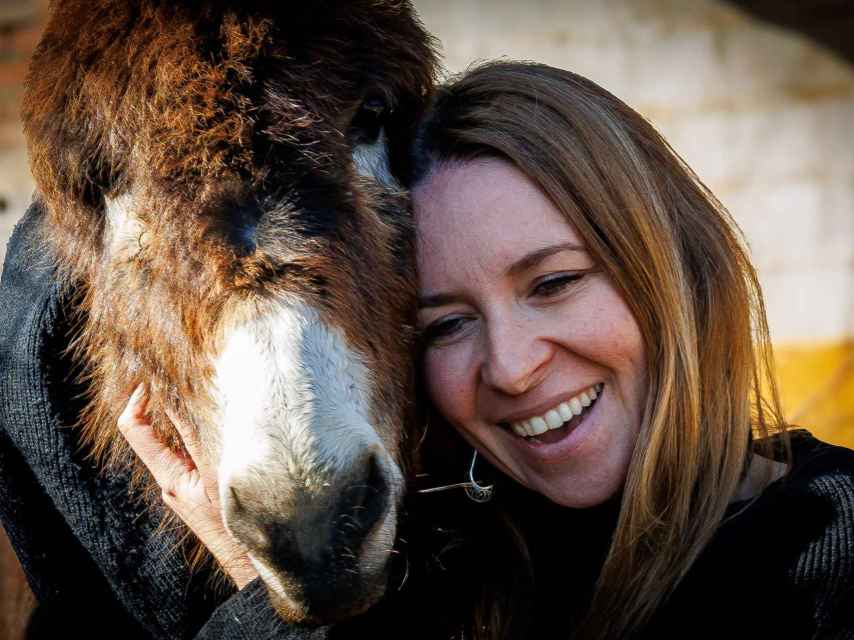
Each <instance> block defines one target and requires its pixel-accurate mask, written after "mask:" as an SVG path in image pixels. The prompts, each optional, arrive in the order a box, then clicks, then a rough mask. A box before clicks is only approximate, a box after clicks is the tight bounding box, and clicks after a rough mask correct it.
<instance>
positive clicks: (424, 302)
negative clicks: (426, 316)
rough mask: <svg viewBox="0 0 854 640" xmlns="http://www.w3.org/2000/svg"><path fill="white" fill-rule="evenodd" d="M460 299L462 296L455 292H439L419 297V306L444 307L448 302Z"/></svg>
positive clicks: (420, 307)
mask: <svg viewBox="0 0 854 640" xmlns="http://www.w3.org/2000/svg"><path fill="white" fill-rule="evenodd" d="M460 300H461V297H460V296H458V295H455V294H453V293H437V294H435V295H432V296H423V297H420V298H418V308H419V309H425V308H427V307H442V306H445V305H446V304H454V303H455V302H459V301H460Z"/></svg>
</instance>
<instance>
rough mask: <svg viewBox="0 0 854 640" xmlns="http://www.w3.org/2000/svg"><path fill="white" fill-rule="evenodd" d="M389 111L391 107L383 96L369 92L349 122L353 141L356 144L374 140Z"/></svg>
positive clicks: (368, 142) (369, 142)
mask: <svg viewBox="0 0 854 640" xmlns="http://www.w3.org/2000/svg"><path fill="white" fill-rule="evenodd" d="M389 113H391V108H390V107H389V104H388V101H387V100H386V99H385V97H384V96H382V95H380V94H378V93H372V94H369V95H368V96H367V97H366V98H365V99H364V100H363V101H362V104H361V105H360V106H359V110H358V111H357V112H356V115H355V116H354V117H353V122H352V123H351V124H350V128H351V130H352V132H353V136H354V138H355V140H354V141H355V142H356V143H358V144H371V143H373V142H376V140H377V138H378V137H379V135H380V131H381V130H382V128H383V124H384V123H385V120H386V118H387V117H388V115H389Z"/></svg>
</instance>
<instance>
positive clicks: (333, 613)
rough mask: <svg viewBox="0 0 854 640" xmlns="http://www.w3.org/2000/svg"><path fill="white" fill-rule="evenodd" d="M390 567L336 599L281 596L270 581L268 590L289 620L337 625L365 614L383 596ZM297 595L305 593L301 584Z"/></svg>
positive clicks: (317, 624) (296, 592)
mask: <svg viewBox="0 0 854 640" xmlns="http://www.w3.org/2000/svg"><path fill="white" fill-rule="evenodd" d="M388 575H389V571H388V570H385V569H384V570H383V571H382V572H381V573H380V574H378V575H376V576H374V577H372V578H365V579H363V580H360V581H358V582H357V583H354V584H353V585H351V586H348V588H347V589H346V590H344V591H342V592H339V593H338V594H337V597H336V598H334V600H333V601H329V600H327V599H325V598H324V599H323V600H320V601H318V600H309V599H305V598H299V597H292V596H291V595H290V594H288V595H285V596H283V595H280V593H279V591H278V589H275V588H273V587H272V586H271V585H270V584H269V583H267V592H268V595H269V599H270V604H271V605H272V607H273V609H274V610H275V611H276V613H277V614H278V615H279V617H280V618H282V619H283V620H284V621H285V622H288V623H292V624H301V625H307V626H320V625H326V624H334V623H336V622H340V621H342V620H347V619H349V618H353V617H355V616H358V615H360V614H363V613H365V612H366V611H367V610H368V609H370V608H371V607H372V606H374V605H375V604H377V603H378V602H379V601H380V599H381V598H382V597H383V595H384V593H385V591H386V586H387V583H388ZM292 593H293V594H299V593H302V590H301V589H300V588H299V587H297V588H295V589H293V591H292Z"/></svg>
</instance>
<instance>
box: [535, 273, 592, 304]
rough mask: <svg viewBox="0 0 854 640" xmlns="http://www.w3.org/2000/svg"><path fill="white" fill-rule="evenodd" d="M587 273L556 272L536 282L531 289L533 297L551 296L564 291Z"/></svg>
mask: <svg viewBox="0 0 854 640" xmlns="http://www.w3.org/2000/svg"><path fill="white" fill-rule="evenodd" d="M585 275H586V274H585V273H577V272H573V273H556V274H552V275H549V276H546V277H545V278H542V279H541V280H538V281H537V282H535V284H534V287H533V288H532V289H531V296H532V297H541V298H550V297H552V296H556V295H558V294H560V293H562V292H563V291H564V290H565V289H567V288H568V287H569V286H570V285H572V284H574V283H576V282H578V281H579V280H581V278H583V277H584V276H585Z"/></svg>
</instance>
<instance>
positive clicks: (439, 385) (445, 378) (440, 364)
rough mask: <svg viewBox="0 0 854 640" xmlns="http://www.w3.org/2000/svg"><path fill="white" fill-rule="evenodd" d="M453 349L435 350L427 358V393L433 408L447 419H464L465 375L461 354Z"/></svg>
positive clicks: (425, 362)
mask: <svg viewBox="0 0 854 640" xmlns="http://www.w3.org/2000/svg"><path fill="white" fill-rule="evenodd" d="M452 351H453V350H451V349H435V350H433V351H432V352H431V353H428V354H427V357H426V358H425V361H424V364H425V378H426V383H427V393H428V395H429V396H430V401H431V402H432V403H433V406H434V407H436V409H438V410H439V412H440V413H441V414H442V415H443V416H445V417H446V418H448V419H450V420H452V421H454V420H455V419H459V418H460V417H462V416H461V415H459V414H460V413H461V412H463V413H464V410H463V407H464V405H465V395H466V391H465V382H464V381H465V374H464V372H463V371H462V367H461V365H460V358H459V354H455V353H453V352H452Z"/></svg>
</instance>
